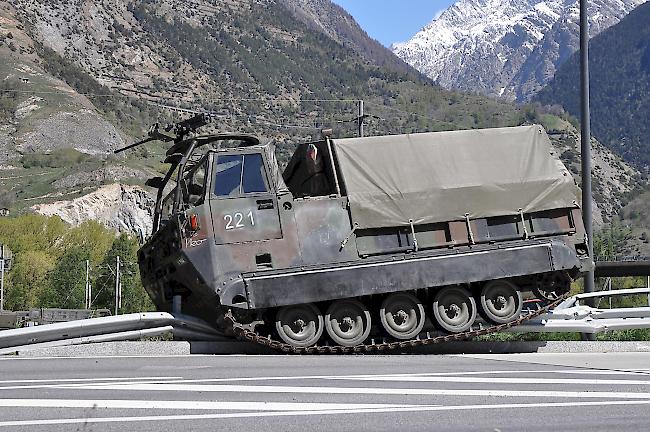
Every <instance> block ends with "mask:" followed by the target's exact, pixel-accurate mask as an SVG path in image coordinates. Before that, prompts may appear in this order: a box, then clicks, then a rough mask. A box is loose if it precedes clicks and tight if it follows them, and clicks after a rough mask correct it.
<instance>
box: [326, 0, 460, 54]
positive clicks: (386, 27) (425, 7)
mask: <svg viewBox="0 0 650 432" xmlns="http://www.w3.org/2000/svg"><path fill="white" fill-rule="evenodd" d="M333 1H334V3H337V4H338V5H340V6H342V7H343V8H344V9H345V10H347V11H348V13H349V14H350V15H352V16H353V17H354V19H356V20H357V22H358V23H359V25H360V26H361V27H362V28H363V29H364V30H365V31H366V32H367V33H368V34H369V35H370V36H371V37H372V38H374V39H377V40H378V41H379V42H381V43H382V44H383V45H384V46H387V47H390V45H391V44H392V43H394V42H405V41H407V40H409V39H410V38H411V36H413V35H414V34H415V33H417V32H418V31H420V30H421V29H422V27H424V26H425V25H427V24H428V23H429V22H431V21H432V20H433V18H434V17H435V16H437V14H438V13H440V12H441V11H443V10H444V9H446V8H447V7H448V6H449V5H451V4H452V3H453V2H454V1H453V0H333Z"/></svg>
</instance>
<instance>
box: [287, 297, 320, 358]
mask: <svg viewBox="0 0 650 432" xmlns="http://www.w3.org/2000/svg"><path fill="white" fill-rule="evenodd" d="M275 329H276V331H277V332H278V335H279V336H280V338H281V339H282V340H283V341H285V342H286V343H288V344H290V345H293V346H296V347H303V348H306V347H310V346H312V345H314V344H316V342H318V339H320V337H321V335H322V334H323V315H322V314H321V313H320V311H319V310H318V308H317V307H316V306H314V305H313V304H311V303H309V304H302V305H291V306H284V307H283V308H281V309H280V310H279V311H278V312H277V314H276V317H275Z"/></svg>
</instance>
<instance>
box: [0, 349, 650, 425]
mask: <svg viewBox="0 0 650 432" xmlns="http://www.w3.org/2000/svg"><path fill="white" fill-rule="evenodd" d="M649 405H650V353H620V354H514V355H513V354H509V355H468V356H461V355H446V356H443V355H438V356H425V355H422V356H403V355H396V356H323V357H315V356H306V357H297V356H190V357H159V358H146V357H128V358H124V357H122V358H115V357H113V358H76V359H73V358H69V359H65V358H64V359H61V358H52V359H18V358H14V359H12V358H5V359H0V432H1V431H2V430H18V431H21V430H25V431H27V430H29V431H40V430H47V431H70V430H74V431H120V432H124V431H131V430H137V431H160V430H164V431H166V432H168V431H170V432H171V431H183V432H186V431H211V432H212V431H264V432H272V431H279V432H280V431H281V432H284V431H301V432H302V431H312V430H314V431H391V432H394V431H396V430H399V431H443V430H449V431H452V430H453V431H470V430H471V431H504V432H505V431H589V432H594V431H612V430H620V431H647V430H648V428H649V427H650V406H649Z"/></svg>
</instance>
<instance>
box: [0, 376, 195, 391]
mask: <svg viewBox="0 0 650 432" xmlns="http://www.w3.org/2000/svg"><path fill="white" fill-rule="evenodd" d="M181 379H183V377H180V376H168V377H165V376H156V377H153V376H152V377H121V378H116V377H111V378H60V379H31V380H5V381H0V384H20V383H25V384H28V383H63V382H86V381H92V382H99V381H127V380H134V381H151V380H181ZM0 389H1V387H0Z"/></svg>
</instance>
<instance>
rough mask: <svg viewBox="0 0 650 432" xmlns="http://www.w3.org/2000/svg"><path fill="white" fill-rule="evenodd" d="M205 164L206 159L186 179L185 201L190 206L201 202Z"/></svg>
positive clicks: (203, 189) (203, 194) (203, 192)
mask: <svg viewBox="0 0 650 432" xmlns="http://www.w3.org/2000/svg"><path fill="white" fill-rule="evenodd" d="M206 164H207V161H206V162H204V163H202V164H201V165H200V166H199V167H198V168H197V169H195V170H194V172H192V174H191V175H190V177H189V178H188V179H187V180H188V182H187V194H188V200H187V201H188V204H189V205H190V206H198V205H201V204H203V198H204V196H205V174H206V171H207V165H206Z"/></svg>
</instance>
